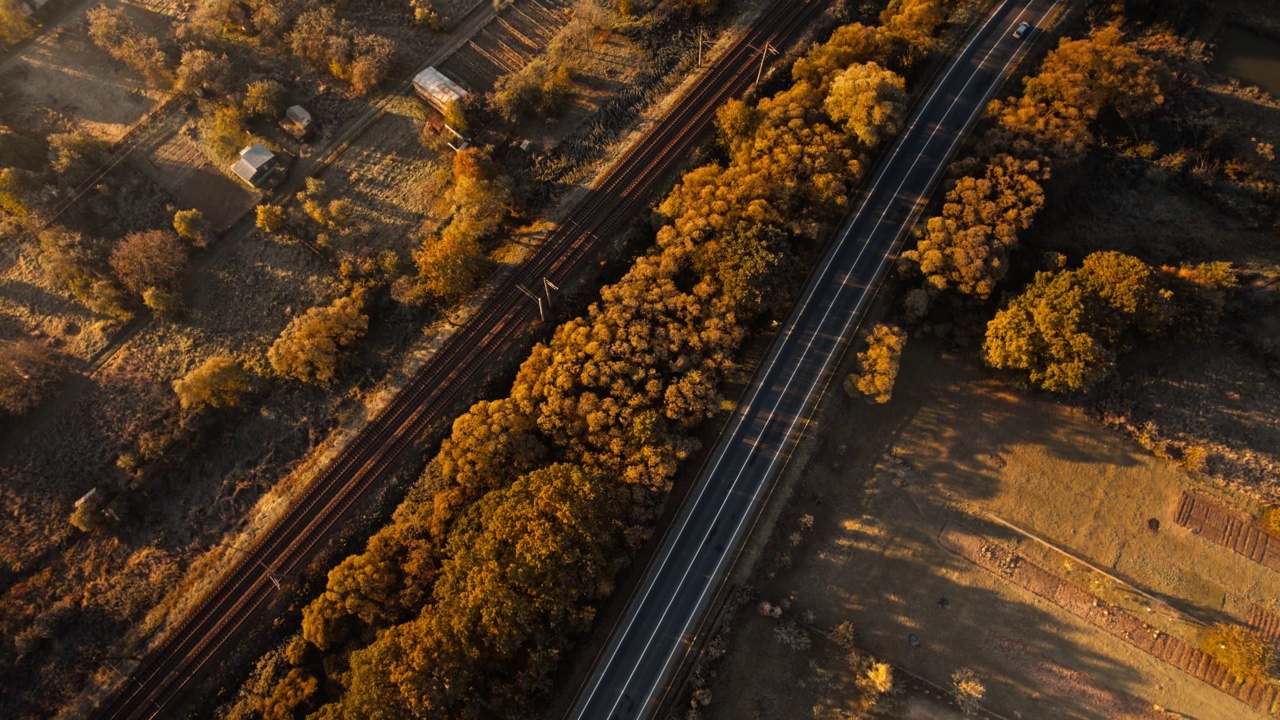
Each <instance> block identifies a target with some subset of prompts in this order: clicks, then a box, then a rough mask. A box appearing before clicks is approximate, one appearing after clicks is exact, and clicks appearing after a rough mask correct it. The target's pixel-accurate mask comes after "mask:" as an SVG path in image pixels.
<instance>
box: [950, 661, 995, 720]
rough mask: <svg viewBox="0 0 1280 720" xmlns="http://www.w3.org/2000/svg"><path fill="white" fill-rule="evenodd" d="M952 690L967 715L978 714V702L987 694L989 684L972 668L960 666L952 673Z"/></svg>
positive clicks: (962, 710) (957, 702)
mask: <svg viewBox="0 0 1280 720" xmlns="http://www.w3.org/2000/svg"><path fill="white" fill-rule="evenodd" d="M951 690H952V692H953V693H954V694H955V698H956V704H957V705H959V706H960V710H961V712H963V713H964V714H965V715H966V716H970V715H974V714H976V713H977V712H978V704H979V703H981V702H982V698H984V697H986V695H987V686H986V685H985V684H984V683H983V682H982V680H981V679H980V678H979V677H978V674H977V673H976V672H974V671H973V670H972V669H971V668H960V669H959V670H957V671H955V673H953V674H952V675H951Z"/></svg>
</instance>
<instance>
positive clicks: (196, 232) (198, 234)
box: [173, 209, 210, 247]
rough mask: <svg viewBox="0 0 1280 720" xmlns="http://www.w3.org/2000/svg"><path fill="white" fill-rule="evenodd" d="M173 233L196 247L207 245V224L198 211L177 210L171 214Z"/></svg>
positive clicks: (202, 214)
mask: <svg viewBox="0 0 1280 720" xmlns="http://www.w3.org/2000/svg"><path fill="white" fill-rule="evenodd" d="M173 231H174V232H176V233H178V237H180V238H182V239H183V240H187V241H190V242H191V244H192V245H195V246H196V247H204V246H205V245H207V244H208V243H209V234H210V231H209V223H208V222H207V221H206V220H205V219H204V213H202V212H200V211H199V210H195V209H192V210H179V211H178V212H176V213H174V214H173Z"/></svg>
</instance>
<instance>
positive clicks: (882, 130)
mask: <svg viewBox="0 0 1280 720" xmlns="http://www.w3.org/2000/svg"><path fill="white" fill-rule="evenodd" d="M904 87H905V84H904V82H903V80H902V78H901V77H899V76H898V75H897V74H896V73H894V72H893V71H892V70H886V69H884V68H882V67H880V66H879V65H877V64H875V63H873V62H869V63H855V64H853V65H850V66H849V67H848V68H847V69H846V70H844V71H843V72H841V73H840V74H839V75H836V77H835V80H833V81H832V83H831V92H830V93H829V94H828V95H827V99H826V102H825V103H824V104H823V106H824V107H825V108H826V109H827V114H829V115H830V116H831V119H833V120H835V121H837V122H843V123H844V126H845V129H846V130H848V131H849V132H851V133H853V134H854V135H855V136H857V138H858V140H860V141H862V143H863V144H864V145H868V146H874V145H876V144H878V143H879V142H880V141H881V140H883V139H884V138H886V137H888V136H890V135H893V134H894V133H896V132H898V127H899V125H900V124H901V122H902V111H903V109H904V108H905V107H906V102H907V93H906V90H905V89H904Z"/></svg>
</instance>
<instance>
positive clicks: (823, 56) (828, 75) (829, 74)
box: [791, 23, 889, 90]
mask: <svg viewBox="0 0 1280 720" xmlns="http://www.w3.org/2000/svg"><path fill="white" fill-rule="evenodd" d="M888 49H889V38H888V37H887V35H886V34H885V33H884V31H883V30H882V29H881V28H879V27H871V26H867V25H863V24H862V23H853V24H851V25H842V26H840V27H838V28H836V29H835V31H834V32H832V33H831V38H830V39H829V40H827V42H825V43H819V44H816V45H814V46H813V47H812V48H810V49H809V52H807V53H805V56H804V57H802V58H800V59H799V60H796V63H795V65H794V66H793V67H792V69H791V77H792V78H793V79H794V80H795V81H796V82H797V83H805V84H807V85H809V86H811V87H814V88H818V89H820V90H825V89H826V87H827V86H828V85H829V84H830V83H831V81H832V80H834V79H835V77H836V75H838V74H839V73H840V72H841V71H842V70H844V69H845V68H847V67H849V66H850V65H853V64H854V63H865V62H869V61H871V60H880V59H882V58H884V57H885V56H886V55H887V54H888Z"/></svg>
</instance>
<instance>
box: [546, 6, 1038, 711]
mask: <svg viewBox="0 0 1280 720" xmlns="http://www.w3.org/2000/svg"><path fill="white" fill-rule="evenodd" d="M1059 2H1061V0H1000V1H999V2H998V3H997V6H996V7H995V9H994V10H992V12H991V13H990V14H989V15H988V16H987V17H986V18H985V19H984V20H983V21H982V22H981V23H980V24H979V26H978V27H977V29H976V30H975V31H974V33H973V35H972V36H971V37H970V38H968V39H967V41H966V43H965V44H964V45H963V46H962V47H961V49H960V50H959V52H958V53H957V54H956V56H955V57H954V58H953V59H952V61H951V63H950V65H949V66H948V67H947V68H946V70H945V71H944V72H943V73H942V74H941V75H940V76H939V77H938V79H937V80H936V82H935V83H934V84H933V85H932V86H931V87H930V88H929V89H928V90H927V91H926V93H925V95H924V99H923V101H922V102H921V103H919V105H918V107H917V109H916V112H915V113H914V115H913V117H912V118H911V119H910V120H909V124H908V126H907V128H906V130H904V131H903V133H902V134H901V135H900V136H899V138H898V140H897V141H896V143H895V144H894V146H893V148H892V149H891V150H890V152H889V153H888V154H887V155H886V156H885V159H884V161H883V162H882V163H881V164H880V166H879V167H878V169H877V171H876V173H875V175H874V177H873V180H872V182H871V184H870V185H869V186H868V187H869V189H868V190H867V191H866V192H865V193H864V196H863V199H862V201H861V203H860V204H859V205H858V206H857V210H856V211H855V212H854V213H853V214H852V215H851V216H850V217H849V218H848V219H846V221H845V222H844V224H843V225H842V226H841V228H840V230H839V232H838V233H837V235H836V237H835V238H834V239H833V240H832V243H831V246H830V248H829V249H828V251H827V254H826V256H825V257H824V258H823V260H822V262H821V263H820V265H819V267H818V269H817V270H816V271H815V272H814V274H813V275H812V276H811V277H810V280H809V283H808V285H807V287H806V289H805V291H804V292H803V293H802V294H801V296H800V298H799V299H798V301H797V303H796V306H795V307H794V308H793V309H792V311H791V314H790V316H789V318H788V321H787V323H786V325H785V326H784V327H783V329H782V331H781V332H780V333H779V335H778V338H777V339H776V340H775V341H774V343H773V346H772V347H771V349H770V352H769V353H768V355H767V356H766V357H765V360H764V362H763V363H762V364H761V366H760V369H759V370H758V371H757V373H756V376H755V378H754V379H753V382H752V384H751V387H750V388H749V389H748V392H747V395H746V400H745V401H744V402H743V403H742V405H741V406H740V407H739V408H738V411H737V412H736V413H735V416H734V418H733V420H732V422H731V423H730V425H729V427H728V428H727V429H726V431H725V433H724V434H723V435H722V436H721V438H720V441H719V444H718V445H717V447H716V449H715V452H714V453H713V454H712V456H711V460H710V462H709V463H708V465H707V466H706V468H704V471H703V473H702V476H701V477H700V478H699V480H698V484H697V486H696V487H695V489H694V491H693V494H692V495H691V496H690V499H689V500H688V501H687V503H686V505H685V507H684V508H683V509H682V511H681V513H680V515H679V517H678V518H677V519H676V522H675V524H674V525H673V526H672V528H671V530H670V531H669V532H668V534H667V536H666V538H665V539H664V542H663V545H662V548H661V550H660V551H659V552H658V554H657V556H656V557H655V560H654V562H653V563H652V564H651V565H650V566H649V568H648V569H647V572H646V577H645V580H644V582H642V583H641V584H640V586H639V588H638V589H637V590H636V594H635V595H634V596H633V597H632V600H631V603H630V605H629V607H628V609H627V612H626V614H625V615H624V617H623V619H622V621H621V622H620V623H619V625H618V626H617V627H616V628H615V629H614V633H613V636H612V637H611V638H610V641H609V643H608V645H607V646H606V648H605V650H604V651H603V653H602V654H601V656H600V657H599V658H598V660H597V662H596V665H595V667H594V668H593V670H592V674H591V676H590V678H589V679H588V681H587V683H586V685H585V686H584V687H583V688H582V691H581V692H580V694H579V697H578V698H577V701H576V703H575V706H574V709H573V710H572V712H571V713H570V716H569V717H570V718H571V720H614V719H615V718H616V719H618V720H631V719H636V718H644V717H648V716H649V715H651V714H652V713H653V712H654V711H655V710H656V706H657V705H658V701H659V700H660V698H661V695H662V690H663V688H664V687H665V683H666V682H667V681H668V680H669V678H668V675H669V674H670V672H671V671H672V668H673V661H674V660H675V659H676V658H677V657H678V656H679V654H680V653H681V651H682V648H687V647H688V642H689V641H690V640H692V638H691V636H690V633H691V632H692V631H693V629H694V628H695V627H696V622H697V620H698V619H699V618H700V617H701V615H702V614H703V613H704V612H706V610H707V604H708V603H709V601H710V599H711V597H712V596H714V595H715V594H716V590H717V589H718V588H719V584H720V583H721V582H722V581H723V574H724V571H725V570H726V567H725V566H726V562H727V561H728V560H729V559H730V558H731V557H732V556H733V554H734V553H735V551H736V549H737V548H738V546H739V545H740V543H741V542H742V541H743V539H744V538H743V530H744V528H746V527H747V526H748V524H749V522H750V520H751V519H752V518H753V517H754V515H755V514H756V513H757V512H758V511H759V509H760V507H759V505H760V502H761V499H762V498H763V497H765V496H766V495H767V494H768V489H769V488H770V486H771V483H772V482H773V481H774V480H775V478H776V476H777V475H778V473H779V471H780V470H781V468H782V466H783V465H784V464H785V461H786V458H787V457H788V455H789V453H790V450H791V448H792V447H794V445H795V443H796V442H797V440H798V439H799V436H800V435H801V433H802V431H803V429H804V426H805V424H806V422H807V420H808V417H809V414H810V412H811V411H812V409H813V406H814V405H815V403H816V399H817V398H818V396H820V395H821V392H822V391H823V390H824V389H825V388H826V386H827V384H828V382H829V380H830V377H831V374H832V372H833V371H834V369H835V365H836V361H837V360H838V359H839V357H840V356H841V354H842V353H843V352H844V349H845V346H846V345H847V343H848V340H849V336H850V333H851V331H852V330H853V329H854V328H856V327H857V324H858V322H859V320H860V319H861V316H862V314H863V313H864V312H865V308H866V306H867V304H868V303H869V300H870V298H871V297H872V295H873V294H874V290H875V287H876V285H877V283H878V282H879V280H880V278H881V276H882V275H883V273H884V272H885V270H886V268H887V267H889V265H890V264H891V260H892V258H893V255H894V254H895V253H896V251H897V247H898V244H899V243H900V241H901V240H902V238H903V237H904V236H905V235H906V234H907V232H909V231H910V229H911V227H912V225H913V224H914V223H915V220H916V218H917V217H918V215H919V213H920V210H921V209H922V207H923V205H924V203H925V201H926V199H927V197H928V194H929V192H931V190H932V189H933V187H934V185H935V184H936V183H937V181H938V179H939V177H940V176H941V174H942V171H943V169H944V168H945V167H946V164H947V163H948V162H949V161H950V159H951V156H952V155H953V154H954V152H955V150H956V148H957V147H958V145H959V143H960V140H961V138H962V137H963V135H964V133H965V132H966V130H967V129H968V128H969V126H970V125H971V124H972V123H973V121H974V120H975V119H976V118H977V117H978V115H979V114H980V113H981V112H982V110H983V108H984V107H985V106H986V104H987V101H988V100H989V99H990V97H991V95H992V94H993V93H994V92H995V91H996V89H998V88H999V87H1000V85H1001V83H1002V82H1003V81H1004V79H1005V77H1006V76H1007V74H1008V72H1009V70H1010V69H1011V68H1012V67H1013V66H1014V65H1015V64H1016V63H1017V61H1018V59H1019V58H1021V57H1022V55H1023V54H1024V53H1025V51H1026V49H1027V47H1028V45H1029V43H1030V42H1031V41H1033V40H1034V39H1035V38H1036V36H1037V35H1038V31H1039V29H1040V28H1042V27H1043V26H1044V24H1045V23H1046V21H1047V20H1048V19H1050V18H1051V17H1052V16H1053V13H1054V11H1055V10H1056V8H1057V6H1058V4H1059ZM1022 22H1027V23H1029V24H1030V25H1031V26H1032V28H1033V30H1032V32H1030V33H1028V34H1027V35H1026V36H1025V37H1023V38H1015V37H1013V35H1012V32H1013V30H1014V28H1016V27H1017V26H1018V25H1019V24H1020V23H1022Z"/></svg>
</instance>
